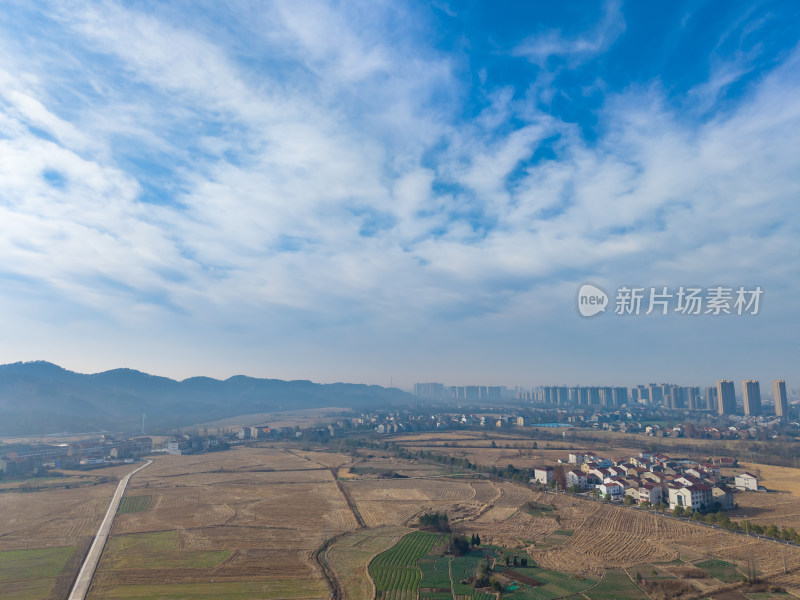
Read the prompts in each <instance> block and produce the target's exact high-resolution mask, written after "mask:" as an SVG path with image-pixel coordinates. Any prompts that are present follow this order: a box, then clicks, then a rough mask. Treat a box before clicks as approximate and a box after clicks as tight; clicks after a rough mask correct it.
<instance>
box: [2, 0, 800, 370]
mask: <svg viewBox="0 0 800 600" xmlns="http://www.w3.org/2000/svg"><path fill="white" fill-rule="evenodd" d="M14 10H17V11H24V10H25V8H24V7H23V6H21V5H17V6H16V7H15V8H14ZM209 10H210V9H209ZM237 11H238V12H237ZM36 18H37V19H39V20H41V22H42V25H41V27H43V28H45V29H47V28H48V27H50V28H52V29H53V35H54V36H62V37H61V43H62V44H64V46H65V52H64V59H63V60H64V61H65V62H67V63H69V72H70V74H71V78H67V79H65V78H63V77H60V76H59V74H60V71H59V69H60V68H64V69H66V68H67V66H65V64H61V63H59V62H58V60H57V59H55V58H54V57H53V56H52V55H51V54H50V53H49V52H45V51H43V50H42V51H37V48H36V46H34V47H33V52H32V53H31V54H30V55H29V56H26V57H19V59H18V60H10V59H6V60H3V61H2V62H0V69H2V71H0V102H2V104H0V133H1V134H2V137H1V138H0V256H1V257H2V258H3V262H2V267H0V276H3V277H6V278H8V280H9V281H12V282H14V283H12V284H10V285H11V287H10V288H8V291H7V292H6V293H5V294H4V295H0V308H2V307H6V308H12V307H13V310H15V311H18V310H28V312H27V313H26V315H25V316H24V318H23V321H25V322H27V323H29V324H30V327H31V328H35V327H36V325H35V323H36V322H37V320H39V319H45V317H43V316H42V315H43V312H46V311H43V309H42V306H43V305H49V304H51V303H52V305H57V304H59V303H62V304H63V305H65V306H66V305H69V306H70V307H72V308H71V309H70V311H68V314H67V315H66V316H63V315H59V312H58V311H57V310H55V309H54V310H53V311H52V312H51V313H49V314H48V316H47V317H46V320H47V321H48V322H49V323H50V324H51V325H52V323H54V322H57V321H58V320H59V318H62V317H63V318H64V319H65V320H70V319H72V320H73V321H74V324H76V325H75V326H76V327H77V324H78V323H80V324H84V325H86V323H87V321H88V322H90V323H91V325H90V328H100V329H102V327H104V326H107V327H109V328H111V329H116V328H119V330H120V331H125V332H126V333H125V336H127V338H130V339H131V340H137V342H136V343H139V344H141V343H143V342H141V338H140V337H139V336H143V337H144V336H147V335H154V334H161V333H163V332H170V333H172V334H174V336H175V340H176V341H175V346H176V347H177V346H180V345H181V344H185V343H187V340H190V339H194V338H193V336H194V335H197V334H196V333H195V331H194V330H195V329H197V330H199V331H201V332H207V334H208V335H209V336H211V337H213V338H214V339H216V340H219V343H220V344H222V345H235V340H240V341H241V340H244V341H243V342H242V343H243V349H241V350H240V351H238V354H237V359H239V358H241V357H242V356H243V355H245V354H246V349H247V348H250V349H252V348H255V347H257V346H258V344H259V343H261V342H262V341H263V340H265V339H269V340H270V341H269V344H274V347H275V348H279V347H282V345H284V344H285V345H287V346H292V347H293V348H295V350H294V351H295V352H297V354H296V355H295V356H303V355H304V353H307V352H308V351H309V350H308V349H309V347H314V348H315V350H314V352H320V353H324V351H326V350H327V351H328V352H333V351H334V350H335V348H336V344H337V343H338V342H337V340H341V337H342V336H345V337H348V336H349V338H351V339H352V340H353V341H352V342H348V343H352V345H353V348H351V349H350V350H348V353H344V354H343V355H342V357H341V358H340V359H337V360H338V361H339V362H338V363H337V364H341V363H342V362H345V361H347V360H357V357H356V355H355V354H354V353H355V352H356V350H355V347H356V346H358V345H359V344H361V345H362V346H364V345H367V344H370V343H376V344H378V345H382V344H389V342H388V341H387V340H392V339H395V338H398V339H399V338H404V337H405V336H407V335H408V336H411V334H412V332H416V333H415V334H414V335H417V334H418V335H419V338H418V340H419V343H420V344H423V345H424V344H428V343H430V344H434V337H436V336H446V337H447V336H449V337H451V338H452V339H454V340H461V342H462V343H466V341H467V340H469V339H472V338H470V336H469V335H467V334H464V333H463V331H464V328H465V327H466V328H467V329H470V328H471V329H472V330H474V331H480V332H482V333H481V335H487V336H494V335H497V336H500V337H501V338H502V337H503V336H511V337H514V332H515V331H523V330H525V331H529V330H532V329H535V328H540V330H539V331H540V335H541V336H542V337H543V338H544V339H551V338H555V337H558V336H559V335H561V333H560V330H559V328H558V327H557V326H554V325H553V323H554V322H557V321H558V319H560V318H562V317H563V316H564V314H565V313H564V312H563V311H564V303H563V302H562V298H563V297H564V295H565V294H566V296H567V297H568V298H569V299H571V297H572V296H571V292H569V293H568V292H567V290H568V289H571V286H574V285H575V284H576V283H577V282H578V281H580V280H582V279H584V278H586V277H593V278H595V279H597V280H598V281H599V282H600V283H607V284H609V285H611V284H615V283H634V282H636V281H638V282H641V283H642V284H645V285H646V284H651V283H652V284H654V285H655V284H656V283H662V284H665V285H666V284H677V283H680V282H683V281H686V280H692V281H702V282H711V281H712V280H716V278H730V279H731V280H732V279H737V280H739V281H743V280H748V281H749V280H751V279H754V278H756V277H760V278H761V280H764V281H767V280H769V281H774V282H785V281H786V279H787V277H789V278H791V277H790V276H791V275H792V273H795V272H796V269H797V262H796V261H787V260H786V257H789V256H795V254H796V242H795V240H796V239H798V237H797V236H798V233H800V231H798V230H799V229H800V223H798V216H797V214H798V213H797V211H796V210H795V209H794V207H795V204H796V198H797V193H798V191H800V190H798V187H799V186H800V180H798V176H797V173H798V170H797V161H796V158H795V154H796V152H795V149H796V148H797V147H798V146H799V145H800V139H798V137H799V134H798V132H800V114H798V108H797V104H796V103H795V102H793V101H792V99H793V98H795V97H797V94H798V92H800V81H798V78H797V76H796V73H797V72H798V71H797V63H798V55H799V54H798V50H797V49H793V50H792V51H791V53H789V54H784V55H783V56H782V58H781V60H780V61H779V62H778V64H777V66H775V67H774V68H772V69H770V70H768V71H764V73H763V75H762V77H761V78H760V79H759V80H757V81H752V82H750V83H749V84H748V86H747V88H746V91H745V93H743V94H742V95H741V96H740V97H737V98H736V99H735V101H734V102H731V103H730V104H729V105H727V106H726V110H724V111H718V110H717V109H716V108H715V107H716V106H717V103H718V102H717V100H718V98H719V97H720V94H721V93H722V90H725V89H726V87H727V86H730V85H731V84H733V83H735V82H739V81H740V80H741V74H742V73H743V72H744V71H743V70H744V69H747V68H749V67H746V66H743V65H744V63H741V62H739V61H738V59H737V58H736V57H735V56H734V55H727V56H726V57H725V58H726V60H728V62H718V63H715V64H714V65H712V66H711V67H710V72H711V75H710V76H709V77H708V78H707V79H706V80H704V81H701V82H699V83H697V84H696V85H695V86H693V87H692V89H691V90H690V91H689V92H688V93H687V94H686V103H688V104H690V105H692V107H693V110H683V111H680V110H679V109H677V108H675V103H674V102H672V101H671V99H669V98H667V91H665V89H666V86H665V85H664V82H663V81H661V80H660V79H659V78H653V80H652V81H651V82H650V83H649V84H647V85H636V86H626V87H625V88H623V89H616V90H613V91H607V90H603V86H602V85H599V86H598V84H597V81H596V78H597V75H593V78H594V79H593V80H592V81H591V82H582V84H581V85H584V84H586V85H592V86H596V87H597V89H600V90H603V93H604V94H605V96H604V99H603V102H602V106H601V108H600V109H599V110H596V111H594V112H593V113H592V115H591V117H592V120H593V121H594V122H596V123H597V125H596V130H597V132H598V133H597V135H596V137H592V138H588V137H587V136H586V135H585V134H584V132H583V131H582V129H581V127H580V126H579V125H578V124H576V122H575V121H574V120H567V119H566V118H565V117H564V116H563V115H560V114H558V113H557V112H556V111H554V110H551V109H550V108H549V106H548V105H547V104H546V103H545V104H540V103H539V101H538V99H539V98H540V97H541V96H540V95H537V96H531V95H528V94H527V93H526V91H527V90H526V85H522V84H521V85H520V86H518V87H515V86H514V85H510V84H508V83H504V84H503V85H501V86H497V87H491V86H489V85H488V84H486V81H489V80H491V78H489V79H487V78H486V77H484V79H483V81H484V83H483V84H482V85H483V87H481V88H480V89H472V88H471V87H470V86H471V84H470V83H469V82H467V81H465V80H464V79H463V78H462V77H460V75H459V71H458V68H459V67H457V64H458V60H457V58H455V57H454V56H452V55H451V54H448V52H446V51H445V50H443V49H441V48H437V47H436V46H434V45H432V44H429V43H427V42H426V35H428V34H427V33H426V27H428V25H427V24H426V23H425V10H424V9H423V7H406V6H401V7H397V6H392V5H382V4H379V5H376V4H373V3H367V4H364V5H352V4H348V3H345V4H342V5H336V4H328V3H321V4H317V3H313V4H306V3H300V4H297V3H291V4H281V3H276V4H271V5H269V6H267V7H258V6H256V7H255V8H253V7H251V8H249V9H246V8H245V7H239V8H238V9H236V10H233V11H232V12H225V11H221V12H220V13H219V14H206V13H204V12H202V11H201V12H200V13H198V14H193V15H192V19H189V20H177V19H174V18H170V13H167V12H158V11H153V12H151V13H149V14H148V13H145V12H143V11H142V10H139V9H135V8H131V7H126V6H123V5H119V4H115V3H105V4H102V5H96V4H82V3H76V4H73V5H70V6H69V8H64V7H62V6H61V5H58V4H54V5H51V7H50V9H49V11H45V12H42V14H37V16H36ZM215 18H219V19H222V20H223V21H224V22H222V23H215V22H214V19H215ZM214 26H219V29H220V32H221V33H220V35H219V37H214V36H212V35H210V34H209V31H213V30H214ZM230 31H233V32H238V33H240V34H241V38H242V39H246V40H247V45H245V44H243V43H235V42H234V41H232V40H233V38H235V37H236V35H235V34H231V33H229V32H230ZM624 31H625V20H624V18H623V15H622V8H621V6H620V4H618V3H613V2H611V3H608V4H607V5H606V7H605V10H604V16H603V17H602V18H601V19H600V21H599V22H598V23H597V24H596V25H593V26H592V27H591V28H589V30H588V31H587V32H585V33H583V34H574V35H566V34H564V33H562V32H561V31H557V30H552V29H545V30H543V32H542V33H539V34H536V35H534V36H531V37H528V38H527V39H525V40H523V41H522V42H520V41H519V40H512V41H510V42H509V48H508V51H509V52H511V53H515V54H516V55H517V56H524V57H525V58H527V59H528V60H530V61H532V62H534V63H536V64H539V65H541V66H543V67H547V64H548V60H549V58H550V57H558V58H559V59H563V60H564V61H566V63H567V64H573V65H574V64H579V63H582V62H584V61H587V60H590V59H591V58H592V57H593V56H597V55H600V54H602V53H603V52H605V51H607V50H608V49H609V48H610V46H611V45H612V44H613V43H614V41H615V40H616V39H618V38H619V37H620V36H621V35H623V32H624ZM12 41H13V40H12ZM12 41H8V40H7V41H6V43H12ZM0 43H3V42H0ZM245 46H246V47H245ZM13 55H14V53H13V52H11V53H7V57H8V56H13ZM517 60H518V59H517ZM76 61H78V62H80V61H83V62H84V63H85V68H84V69H83V71H76V70H75V64H76ZM481 68H484V67H481ZM75 78H77V79H75ZM545 80H546V78H545V79H542V80H540V81H539V84H538V85H540V87H541V86H544V87H542V89H540V90H539V91H540V92H541V93H544V92H545V91H547V89H549V90H550V91H551V92H552V91H554V90H555V88H554V87H552V86H555V85H556V84H555V83H554V81H553V80H552V79H550V80H547V81H545ZM548 86H549V87H548ZM545 88H547V89H545ZM75 90H80V93H77V92H74V91H75ZM73 92H74V93H73ZM466 102H472V103H474V104H479V105H481V106H482V107H483V108H482V109H481V110H478V111H475V112H474V113H472V112H470V111H466V110H464V104H465V103H466ZM765 265H766V266H765ZM795 274H796V273H795ZM795 279H796V278H795ZM623 280H624V281H623ZM783 284H784V283H781V285H783ZM23 296H25V297H35V298H37V300H36V302H29V303H28V307H29V308H28V309H24V307H23V308H22V309H21V308H20V301H19V298H20V297H23ZM531 303H533V305H532V304H531ZM75 307H83V308H84V309H85V310H80V309H77V308H75ZM87 314H91V315H93V316H91V317H87ZM781 314H783V313H781ZM447 323H452V324H453V325H452V327H450V326H448V325H447ZM87 326H89V325H87ZM70 334H73V330H70ZM378 338H379V339H378ZM132 343H133V342H132ZM136 343H134V345H136ZM436 343H438V342H436ZM318 345H319V348H317V346H318ZM402 346H403V350H402V352H407V353H411V354H413V353H414V349H413V343H412V342H410V341H408V340H406V341H404V342H403V344H402ZM514 347H515V349H516V350H515V351H519V350H520V348H522V347H524V344H523V343H522V342H520V341H519V340H517V341H515V345H514ZM271 352H272V353H271V354H270V356H272V357H273V358H275V360H278V361H281V360H283V361H284V363H282V364H283V367H284V368H287V369H289V366H287V362H288V361H289V360H290V358H291V356H292V354H291V353H289V354H287V355H286V357H283V358H281V355H280V352H278V351H277V350H274V351H271ZM398 352H400V351H398ZM398 356H399V355H398V354H397V353H392V352H390V351H388V350H387V352H386V359H385V360H386V362H391V361H395V360H397V359H398ZM10 358H13V357H11V356H9V359H10ZM512 362H513V361H512ZM293 374H294V375H297V376H300V375H302V373H301V372H297V371H295V372H294V373H293Z"/></svg>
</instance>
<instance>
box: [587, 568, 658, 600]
mask: <svg viewBox="0 0 800 600" xmlns="http://www.w3.org/2000/svg"><path fill="white" fill-rule="evenodd" d="M584 594H585V595H586V596H588V597H589V598H598V599H601V598H602V599H606V598H609V599H614V598H636V599H639V598H642V599H644V600H647V594H645V593H644V592H643V591H642V590H641V589H640V588H639V587H638V586H637V585H636V584H635V583H633V581H631V578H630V577H628V575H627V573H625V571H620V570H618V569H610V570H608V571H606V574H605V575H604V576H603V580H602V581H601V582H600V584H599V585H598V586H597V587H596V588H594V589H593V590H589V591H586V592H584Z"/></svg>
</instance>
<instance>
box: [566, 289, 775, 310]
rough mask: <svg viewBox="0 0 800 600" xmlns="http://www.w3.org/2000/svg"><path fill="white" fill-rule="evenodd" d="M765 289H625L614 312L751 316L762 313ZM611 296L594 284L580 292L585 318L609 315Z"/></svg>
mask: <svg viewBox="0 0 800 600" xmlns="http://www.w3.org/2000/svg"><path fill="white" fill-rule="evenodd" d="M763 294H764V290H762V289H761V286H758V285H757V286H755V287H753V288H746V287H744V286H738V287H726V286H721V285H720V286H715V287H709V288H705V289H704V288H700V287H691V286H680V287H678V288H668V287H666V286H663V287H650V288H647V287H635V286H625V285H624V286H621V287H620V288H618V289H617V293H616V295H615V296H614V313H615V314H616V315H619V316H631V315H650V314H653V313H655V314H657V315H669V314H680V315H712V316H718V315H750V316H754V315H757V314H758V313H759V309H760V303H761V296H762V295H763ZM608 304H609V298H608V295H607V294H606V293H605V292H604V291H603V290H601V289H600V288H599V287H597V286H595V285H592V284H590V283H585V284H583V285H582V286H581V287H580V288H579V289H578V311H579V312H580V313H581V315H583V316H584V317H593V316H594V315H596V314H599V313H601V312H605V311H606V308H607V307H608Z"/></svg>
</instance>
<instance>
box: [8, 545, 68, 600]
mask: <svg viewBox="0 0 800 600" xmlns="http://www.w3.org/2000/svg"><path fill="white" fill-rule="evenodd" d="M74 553H75V546H66V547H61V548H36V549H34V550H7V551H5V552H0V583H2V590H3V591H2V593H0V596H2V597H3V598H19V599H20V600H28V599H30V600H37V599H38V598H48V597H50V596H51V594H52V590H53V588H54V586H55V585H56V580H57V578H58V576H59V575H60V574H61V573H62V571H63V570H64V567H65V566H66V564H67V562H68V561H69V559H70V558H71V557H72V555H73V554H74Z"/></svg>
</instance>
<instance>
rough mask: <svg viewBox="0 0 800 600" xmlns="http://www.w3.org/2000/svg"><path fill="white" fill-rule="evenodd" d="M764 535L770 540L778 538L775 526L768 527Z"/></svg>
mask: <svg viewBox="0 0 800 600" xmlns="http://www.w3.org/2000/svg"><path fill="white" fill-rule="evenodd" d="M764 535H766V536H768V537H771V538H776V537H778V528H777V527H776V526H775V525H770V526H769V527H767V530H766V531H765V532H764Z"/></svg>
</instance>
